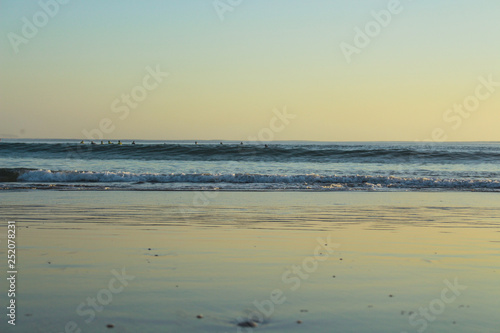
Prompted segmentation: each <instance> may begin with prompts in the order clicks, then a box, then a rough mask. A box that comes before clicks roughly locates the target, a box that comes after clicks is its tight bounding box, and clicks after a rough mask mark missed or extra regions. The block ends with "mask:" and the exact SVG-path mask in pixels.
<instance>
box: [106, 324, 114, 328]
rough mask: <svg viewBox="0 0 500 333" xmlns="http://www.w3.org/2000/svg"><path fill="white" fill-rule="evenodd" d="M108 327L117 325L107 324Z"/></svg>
mask: <svg viewBox="0 0 500 333" xmlns="http://www.w3.org/2000/svg"><path fill="white" fill-rule="evenodd" d="M106 327H107V328H113V327H115V325H113V324H107V325H106Z"/></svg>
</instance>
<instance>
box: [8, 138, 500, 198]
mask: <svg viewBox="0 0 500 333" xmlns="http://www.w3.org/2000/svg"><path fill="white" fill-rule="evenodd" d="M96 143H97V144H90V142H85V143H83V144H82V143H80V141H79V140H28V139H22V140H21V139H3V140H2V141H0V189H3V190H8V189H65V190H118V189H119V190H240V191H247V190H249V191H262V190H267V191H280V190H288V191H290V190H298V191H407V190H411V191H443V190H445V191H500V143H496V142H478V143H462V142H461V143H434V142H418V143H415V142H292V141H288V142H271V143H267V144H264V143H260V142H244V143H241V142H235V141H223V142H220V141H198V142H195V141H136V142H135V144H132V141H123V143H122V144H121V145H119V144H117V141H113V143H112V144H108V142H107V141H105V142H103V144H101V142H100V141H99V142H96Z"/></svg>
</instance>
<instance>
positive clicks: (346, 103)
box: [0, 0, 500, 141]
mask: <svg viewBox="0 0 500 333" xmlns="http://www.w3.org/2000/svg"><path fill="white" fill-rule="evenodd" d="M52 1H56V0H42V2H43V3H51V2H52ZM220 2H222V3H227V2H228V1H227V0H220ZM390 2H391V1H350V0H349V1H348V0H344V1H334V0H331V1H326V0H323V1H319V0H318V1H314V0H312V1H305V0H302V1H299V0H243V1H242V2H241V4H240V5H238V6H236V7H234V8H233V10H232V11H228V12H225V13H224V20H223V21H221V20H220V18H219V15H218V13H217V11H216V9H215V8H214V6H213V0H169V1H127V0H114V1H103V0H87V1H83V0H71V1H69V2H68V3H67V4H64V5H60V8H59V11H58V12H57V13H56V14H55V15H54V17H51V18H49V19H48V23H47V24H46V25H44V26H42V27H40V28H38V32H37V33H36V35H35V36H34V37H32V38H27V39H26V40H27V43H26V44H20V45H18V52H17V53H16V52H15V50H14V48H13V47H12V44H11V43H10V41H9V37H8V36H9V33H15V34H17V35H18V36H21V37H22V36H23V34H22V28H23V24H24V23H23V21H22V19H23V17H26V18H27V19H28V20H29V21H30V22H33V16H34V15H36V14H37V13H39V12H40V11H42V10H43V9H42V8H41V7H40V5H39V3H38V1H25V0H24V1H23V0H21V1H6V0H2V1H0V33H1V34H2V36H3V37H2V39H1V42H0V43H1V44H0V48H1V50H0V52H1V53H0V57H1V71H2V76H1V78H0V88H1V91H2V93H1V95H0V99H1V104H0V113H1V116H0V119H1V121H0V137H8V136H12V137H14V136H18V137H29V138H83V137H84V134H83V133H84V131H85V130H87V131H91V130H93V129H97V130H99V124H100V122H101V121H102V119H109V120H110V121H111V126H112V127H113V130H112V131H109V130H108V133H103V134H104V137H105V139H108V138H109V139H119V138H121V139H125V138H129V139H198V140H201V139H233V140H246V139H247V138H248V137H249V136H255V135H256V134H257V133H259V131H261V130H262V129H263V128H266V127H268V126H269V122H270V120H271V119H272V117H273V112H272V110H273V109H274V108H278V109H282V108H283V107H284V106H286V107H287V109H288V112H289V113H293V114H294V115H296V116H297V117H296V118H295V119H293V120H292V121H291V122H290V124H288V125H287V126H286V128H285V129H284V130H283V131H280V132H279V133H275V139H278V140H329V141H350V140H407V141H413V140H424V139H429V138H430V137H431V135H432V132H433V131H434V130H435V129H436V128H440V129H442V130H443V131H444V133H445V134H446V137H447V140H500V132H499V131H498V128H497V127H498V124H499V123H500V87H498V88H496V89H498V91H496V90H495V91H494V92H492V93H491V94H490V96H488V98H487V99H485V100H482V101H480V105H479V106H478V108H477V109H476V110H475V111H474V112H472V113H471V114H470V116H469V117H467V118H465V117H462V116H460V117H461V118H462V119H460V124H459V126H457V125H458V120H457V119H456V117H457V116H459V115H458V114H455V113H452V114H449V116H455V118H454V120H453V121H452V120H451V119H450V118H449V120H448V121H445V120H443V114H444V113H445V112H446V110H447V109H448V108H451V107H453V105H454V104H457V103H459V104H460V103H463V101H464V99H466V98H467V97H468V96H470V95H474V92H475V89H476V87H477V86H478V84H480V83H479V81H478V77H480V76H482V77H485V78H487V77H488V76H492V77H493V79H494V80H495V81H497V82H500V65H499V61H498V55H499V54H500V44H499V43H498V36H500V20H498V17H499V14H500V2H498V1H493V0H489V1H486V0H479V1H464V0H458V1H457V0H454V1H452V0H449V1H431V0H419V1H416V0H414V1H410V0H401V1H400V9H401V11H400V12H399V13H398V14H393V15H392V18H391V21H390V23H389V24H388V25H387V26H386V27H382V28H381V31H380V33H379V34H378V35H377V36H375V37H373V38H372V39H371V42H370V43H369V45H368V46H366V47H365V48H362V49H360V53H359V54H355V55H353V57H352V62H351V63H348V62H347V61H346V58H345V57H344V54H343V53H342V51H341V48H340V43H342V42H346V43H350V44H352V45H354V41H353V40H354V37H355V31H354V28H355V27H359V28H361V29H364V28H365V25H366V24H367V23H369V22H370V21H373V20H374V18H373V17H372V14H371V13H372V11H376V12H380V11H381V10H386V9H387V7H388V4H389V3H390ZM40 17H41V16H40ZM10 36H12V34H11V35H10ZM157 66H159V68H161V70H162V71H164V72H168V73H169V76H168V77H166V78H164V79H163V81H162V82H161V83H159V84H158V87H156V88H155V89H153V90H151V91H148V92H147V96H146V97H145V99H144V100H142V101H140V102H138V103H137V107H135V108H134V109H130V110H129V111H130V112H129V113H128V115H127V116H126V117H122V118H124V119H120V117H119V116H120V115H123V113H115V112H113V110H112V106H111V105H112V103H113V102H114V101H115V100H116V99H120V98H121V96H122V95H123V94H130V93H131V91H132V89H134V87H137V86H141V85H142V84H143V79H144V77H145V76H146V75H148V71H147V70H146V68H147V67H149V68H156V67H157ZM119 105H121V106H123V105H125V104H124V103H123V102H120V104H119Z"/></svg>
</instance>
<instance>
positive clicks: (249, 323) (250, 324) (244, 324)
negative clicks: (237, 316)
mask: <svg viewBox="0 0 500 333" xmlns="http://www.w3.org/2000/svg"><path fill="white" fill-rule="evenodd" d="M238 326H240V327H257V326H259V325H258V324H257V323H256V322H255V321H252V320H247V321H242V322H241V323H238Z"/></svg>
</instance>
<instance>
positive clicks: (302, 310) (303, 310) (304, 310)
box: [300, 309, 309, 312]
mask: <svg viewBox="0 0 500 333" xmlns="http://www.w3.org/2000/svg"><path fill="white" fill-rule="evenodd" d="M300 312H309V310H307V309H301V310H300Z"/></svg>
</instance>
